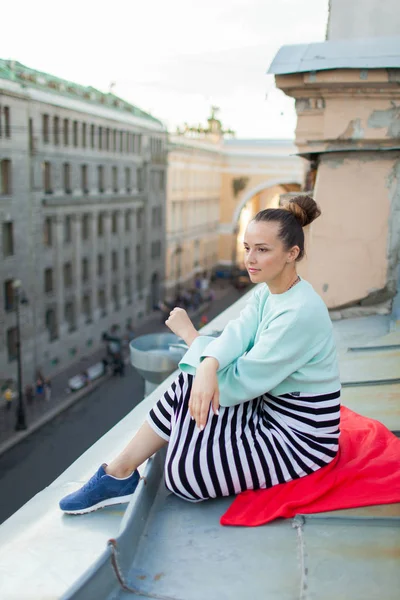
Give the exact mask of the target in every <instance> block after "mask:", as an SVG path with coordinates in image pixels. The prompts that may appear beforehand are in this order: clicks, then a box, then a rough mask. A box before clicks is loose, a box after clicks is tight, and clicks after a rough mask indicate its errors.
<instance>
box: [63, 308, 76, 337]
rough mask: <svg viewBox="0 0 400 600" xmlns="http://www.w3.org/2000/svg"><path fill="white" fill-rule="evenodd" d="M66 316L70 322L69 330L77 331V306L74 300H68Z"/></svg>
mask: <svg viewBox="0 0 400 600" xmlns="http://www.w3.org/2000/svg"><path fill="white" fill-rule="evenodd" d="M64 318H65V321H66V323H67V324H68V331H69V332H71V331H75V329H76V322H75V306H74V303H73V302H71V301H70V302H66V304H65V309H64Z"/></svg>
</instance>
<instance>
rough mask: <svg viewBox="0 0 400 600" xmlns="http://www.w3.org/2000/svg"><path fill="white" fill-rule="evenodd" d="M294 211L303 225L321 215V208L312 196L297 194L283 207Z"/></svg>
mask: <svg viewBox="0 0 400 600" xmlns="http://www.w3.org/2000/svg"><path fill="white" fill-rule="evenodd" d="M283 208H285V209H286V210H288V211H289V212H291V213H292V215H294V216H295V217H296V219H297V220H298V221H299V223H300V225H301V226H302V227H306V225H309V224H310V223H312V222H313V221H314V220H315V219H316V218H317V217H319V216H320V214H321V210H320V208H319V206H318V204H317V203H316V202H315V200H313V199H312V198H311V196H306V195H304V196H295V197H294V198H292V199H291V200H289V202H288V203H287V204H286V205H285V206H284V207H283Z"/></svg>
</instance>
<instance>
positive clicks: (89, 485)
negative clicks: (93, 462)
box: [82, 473, 101, 492]
mask: <svg viewBox="0 0 400 600" xmlns="http://www.w3.org/2000/svg"><path fill="white" fill-rule="evenodd" d="M100 478H101V475H99V474H98V473H96V474H95V475H93V477H91V478H90V479H89V481H87V482H86V483H85V485H84V486H83V487H82V491H85V492H88V491H89V490H91V489H93V488H94V486H95V485H96V484H97V482H98V481H99V479H100Z"/></svg>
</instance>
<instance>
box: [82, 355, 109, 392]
mask: <svg viewBox="0 0 400 600" xmlns="http://www.w3.org/2000/svg"><path fill="white" fill-rule="evenodd" d="M103 365H104V359H103ZM82 380H83V385H85V386H86V385H89V383H90V377H89V373H88V372H87V371H83V373H82Z"/></svg>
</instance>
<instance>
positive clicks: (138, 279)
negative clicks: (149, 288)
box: [136, 273, 143, 293]
mask: <svg viewBox="0 0 400 600" xmlns="http://www.w3.org/2000/svg"><path fill="white" fill-rule="evenodd" d="M136 288H137V291H138V292H139V293H140V292H142V291H143V277H142V274H141V273H138V274H137V275H136Z"/></svg>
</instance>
